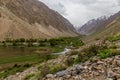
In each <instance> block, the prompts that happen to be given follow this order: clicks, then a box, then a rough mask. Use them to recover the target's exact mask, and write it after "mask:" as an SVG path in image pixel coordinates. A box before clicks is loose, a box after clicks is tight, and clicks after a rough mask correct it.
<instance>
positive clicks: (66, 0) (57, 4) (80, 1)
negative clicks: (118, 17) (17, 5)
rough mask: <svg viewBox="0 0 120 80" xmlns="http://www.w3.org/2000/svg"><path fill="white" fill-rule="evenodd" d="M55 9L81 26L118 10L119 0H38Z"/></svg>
mask: <svg viewBox="0 0 120 80" xmlns="http://www.w3.org/2000/svg"><path fill="white" fill-rule="evenodd" d="M40 1H42V2H44V3H45V4H46V5H47V6H49V7H50V8H51V9H54V10H56V11H57V12H59V13H60V14H61V15H63V16H64V17H65V18H67V19H68V20H69V21H70V22H71V23H72V24H73V25H75V26H81V25H83V24H84V23H86V22H87V21H89V20H91V19H93V18H97V17H101V16H104V15H107V16H109V15H112V14H114V13H116V12H118V11H119V10H120V0H40Z"/></svg>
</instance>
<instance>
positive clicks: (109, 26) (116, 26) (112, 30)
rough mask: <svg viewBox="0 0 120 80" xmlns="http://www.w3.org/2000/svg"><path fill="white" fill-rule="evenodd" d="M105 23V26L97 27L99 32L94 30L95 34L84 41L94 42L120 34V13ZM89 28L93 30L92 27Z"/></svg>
mask: <svg viewBox="0 0 120 80" xmlns="http://www.w3.org/2000/svg"><path fill="white" fill-rule="evenodd" d="M104 23H105V24H104V25H103V26H100V25H98V26H97V25H96V27H97V30H94V29H92V30H91V31H92V32H93V34H91V35H89V36H86V37H85V38H84V40H86V41H92V40H94V39H101V38H106V37H109V36H114V35H117V34H120V12H118V13H116V14H114V15H112V16H110V17H109V18H108V19H106V20H105V21H104ZM101 24H102V23H101ZM89 27H90V28H91V26H89ZM83 28H84V27H83ZM83 28H82V29H83ZM85 28H86V27H85ZM84 30H85V29H83V31H84Z"/></svg>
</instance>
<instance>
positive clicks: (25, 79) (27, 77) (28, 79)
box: [24, 73, 35, 80]
mask: <svg viewBox="0 0 120 80" xmlns="http://www.w3.org/2000/svg"><path fill="white" fill-rule="evenodd" d="M33 76H35V74H33V73H31V74H28V75H27V76H26V77H25V78H24V80H30V78H31V77H33Z"/></svg>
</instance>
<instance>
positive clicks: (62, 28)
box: [0, 0, 77, 40]
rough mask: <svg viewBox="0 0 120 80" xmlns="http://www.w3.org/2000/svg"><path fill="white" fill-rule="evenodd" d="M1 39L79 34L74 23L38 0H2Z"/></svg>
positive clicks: (0, 12) (0, 2) (0, 5)
mask: <svg viewBox="0 0 120 80" xmlns="http://www.w3.org/2000/svg"><path fill="white" fill-rule="evenodd" d="M0 16H1V17H0V20H1V22H0V26H1V27H0V28H1V30H0V40H3V39H5V38H13V39H17V38H55V37H68V36H71V37H72V36H77V33H76V31H75V29H74V27H73V25H72V24H71V23H70V22H69V21H68V20H67V19H65V18H64V17H62V16H61V15H60V14H58V13H57V12H55V11H53V10H51V9H49V8H48V7H47V6H46V5H45V4H43V3H42V2H40V1H38V0H34V1H33V0H7V1H4V0H0Z"/></svg>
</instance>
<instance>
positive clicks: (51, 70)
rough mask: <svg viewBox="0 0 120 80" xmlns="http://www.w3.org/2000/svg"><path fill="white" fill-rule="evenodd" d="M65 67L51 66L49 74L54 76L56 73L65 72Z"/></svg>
mask: <svg viewBox="0 0 120 80" xmlns="http://www.w3.org/2000/svg"><path fill="white" fill-rule="evenodd" d="M66 68H67V67H66V65H64V64H56V65H53V66H50V73H52V74H54V73H56V72H58V71H61V70H65V69H66Z"/></svg>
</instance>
